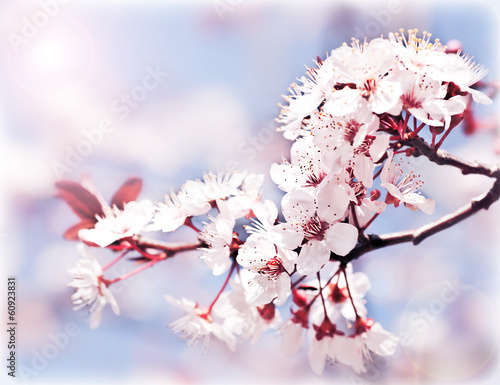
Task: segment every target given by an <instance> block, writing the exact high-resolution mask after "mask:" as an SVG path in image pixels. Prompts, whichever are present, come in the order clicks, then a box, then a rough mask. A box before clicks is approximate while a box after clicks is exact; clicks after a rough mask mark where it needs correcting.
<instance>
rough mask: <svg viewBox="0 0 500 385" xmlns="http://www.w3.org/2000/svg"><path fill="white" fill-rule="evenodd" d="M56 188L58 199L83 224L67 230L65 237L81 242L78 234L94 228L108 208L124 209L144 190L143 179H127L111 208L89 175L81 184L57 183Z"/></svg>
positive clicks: (115, 195)
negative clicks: (64, 203) (62, 201)
mask: <svg viewBox="0 0 500 385" xmlns="http://www.w3.org/2000/svg"><path fill="white" fill-rule="evenodd" d="M56 187H57V189H58V193H57V197H59V198H61V199H62V200H64V201H65V202H66V203H67V204H68V205H69V206H70V208H71V209H72V210H73V212H74V213H75V214H76V215H78V216H79V217H80V219H81V222H79V223H77V224H76V225H74V226H71V227H70V228H69V229H68V230H66V232H65V233H64V237H65V238H66V239H70V240H79V239H80V238H79V237H78V232H79V231H80V230H81V229H91V228H93V227H94V225H95V224H96V222H97V220H98V219H97V217H103V216H104V210H105V209H106V208H108V207H114V206H116V207H118V209H123V206H124V204H126V203H128V202H132V201H134V200H136V199H137V197H138V195H139V193H140V191H141V188H142V179H140V178H136V177H133V178H129V179H127V180H126V181H125V183H123V185H122V186H121V187H120V188H119V189H118V191H117V192H116V193H115V194H114V195H113V198H112V199H111V206H110V205H108V204H107V203H106V201H105V200H104V199H103V198H102V196H101V194H99V192H98V191H97V190H96V188H95V187H94V184H93V183H92V181H91V180H90V178H89V177H88V176H87V175H85V176H84V177H83V178H82V180H81V182H80V183H76V182H73V181H69V180H63V181H59V182H56Z"/></svg>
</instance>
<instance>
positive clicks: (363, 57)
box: [324, 38, 403, 116]
mask: <svg viewBox="0 0 500 385" xmlns="http://www.w3.org/2000/svg"><path fill="white" fill-rule="evenodd" d="M395 58H396V51H395V49H394V47H393V45H392V44H391V43H390V42H389V41H387V40H385V39H381V38H377V39H373V40H372V41H370V42H364V43H362V44H360V43H359V42H358V41H354V43H353V46H352V49H349V48H348V47H340V48H337V49H336V50H334V51H332V54H331V60H332V64H333V66H334V68H335V72H336V73H337V74H338V76H339V77H338V85H339V87H338V88H339V89H334V92H332V93H331V94H330V96H329V98H327V100H326V102H325V105H324V109H325V111H326V112H328V113H330V114H332V115H334V116H344V115H346V114H351V113H354V112H356V111H358V110H362V109H368V110H371V111H373V112H374V113H376V114H382V113H389V114H392V115H398V114H399V112H400V111H401V106H402V104H401V99H400V97H401V95H402V93H403V92H402V89H401V84H400V82H399V78H398V68H397V67H396V66H395V65H394V61H395Z"/></svg>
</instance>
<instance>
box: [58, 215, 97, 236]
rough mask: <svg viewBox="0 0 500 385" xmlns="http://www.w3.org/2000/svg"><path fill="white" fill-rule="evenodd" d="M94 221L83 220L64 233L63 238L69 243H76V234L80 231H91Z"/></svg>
mask: <svg viewBox="0 0 500 385" xmlns="http://www.w3.org/2000/svg"><path fill="white" fill-rule="evenodd" d="M95 223H96V220H95V219H94V220H90V219H84V220H83V221H81V222H79V223H77V224H76V225H73V226H71V227H70V228H69V229H68V230H66V231H65V232H64V238H66V239H67V240H69V241H78V240H79V239H80V238H78V232H79V231H80V230H82V229H91V228H93V227H94V225H95Z"/></svg>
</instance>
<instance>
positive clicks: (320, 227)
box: [302, 214, 330, 241]
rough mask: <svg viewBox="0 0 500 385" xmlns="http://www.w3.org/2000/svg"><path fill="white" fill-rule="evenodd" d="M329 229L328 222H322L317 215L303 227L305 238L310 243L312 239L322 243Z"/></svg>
mask: <svg viewBox="0 0 500 385" xmlns="http://www.w3.org/2000/svg"><path fill="white" fill-rule="evenodd" d="M329 227H330V225H329V224H328V223H327V222H324V221H322V220H321V219H319V217H318V215H317V214H314V216H313V217H311V218H310V219H309V221H308V222H307V223H305V224H303V225H302V228H303V231H304V238H305V239H306V240H308V241H310V240H312V239H314V240H317V241H321V240H323V238H324V237H325V231H326V230H328V228H329Z"/></svg>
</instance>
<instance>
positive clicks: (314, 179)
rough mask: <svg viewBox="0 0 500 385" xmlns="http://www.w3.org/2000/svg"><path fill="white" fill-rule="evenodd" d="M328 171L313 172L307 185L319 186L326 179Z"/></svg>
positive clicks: (308, 178) (307, 180)
mask: <svg viewBox="0 0 500 385" xmlns="http://www.w3.org/2000/svg"><path fill="white" fill-rule="evenodd" d="M325 176H326V173H325V172H323V171H319V172H317V173H314V172H311V173H310V174H309V175H308V176H307V179H306V187H317V186H319V184H320V183H321V182H322V181H323V179H325Z"/></svg>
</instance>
